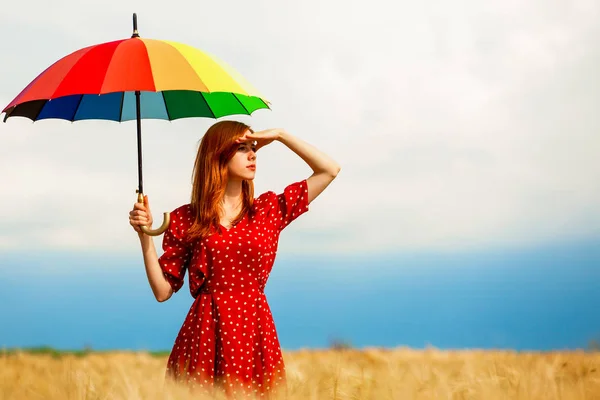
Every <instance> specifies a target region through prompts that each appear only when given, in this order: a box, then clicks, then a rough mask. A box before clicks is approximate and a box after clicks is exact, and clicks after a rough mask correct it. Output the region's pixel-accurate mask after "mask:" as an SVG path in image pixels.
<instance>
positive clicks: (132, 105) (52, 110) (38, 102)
mask: <svg viewBox="0 0 600 400" xmlns="http://www.w3.org/2000/svg"><path fill="white" fill-rule="evenodd" d="M269 104H270V103H269V102H268V101H267V100H266V99H264V98H263V97H262V96H261V94H260V93H258V91H257V90H256V89H255V88H254V87H252V85H250V83H248V82H247V81H246V80H245V79H244V78H243V77H242V76H241V75H240V74H239V73H238V72H237V71H235V70H234V69H233V68H231V67H230V66H229V65H227V64H226V63H224V62H223V61H221V60H219V59H217V58H216V57H215V56H212V55H209V54H207V53H205V52H203V51H201V50H199V49H196V48H194V47H191V46H188V45H185V44H182V43H177V42H171V41H165V40H154V39H142V38H140V37H139V34H138V31H137V16H136V14H133V34H132V36H131V38H128V39H123V40H116V41H112V42H106V43H102V44H98V45H94V46H89V47H85V48H83V49H80V50H77V51H75V52H73V53H71V54H69V55H67V56H65V57H63V58H61V59H60V60H58V61H57V62H55V63H54V64H52V65H51V66H50V67H48V68H47V69H46V70H45V71H43V72H42V73H41V74H39V75H38V76H37V77H36V78H35V79H34V80H33V81H32V82H31V83H30V84H29V85H27V87H25V89H23V90H22V91H21V93H19V95H17V97H15V99H14V100H13V101H11V102H10V103H9V104H8V105H7V106H6V107H5V108H4V109H3V110H2V112H3V113H6V114H5V117H4V122H6V120H7V119H8V118H10V117H25V118H29V119H31V120H33V121H38V120H43V119H51V118H55V119H65V120H69V121H79V120H85V119H102V120H112V121H119V122H121V121H128V120H137V156H138V189H137V190H136V192H137V193H138V198H137V201H138V202H141V203H143V202H144V196H143V193H144V190H143V174H142V136H141V120H142V119H165V120H174V119H178V118H185V117H208V118H220V117H223V116H226V115H234V114H247V115H250V114H252V113H253V112H254V111H256V110H258V109H261V108H267V109H269V108H270V107H269ZM169 223H170V217H169V213H164V218H163V223H162V225H161V226H160V227H159V228H158V229H154V230H153V229H151V228H149V227H145V226H142V227H140V228H141V229H142V231H144V232H145V233H146V234H148V235H151V236H156V235H159V234H161V233H162V232H164V231H165V230H166V229H167V228H168V225H169Z"/></svg>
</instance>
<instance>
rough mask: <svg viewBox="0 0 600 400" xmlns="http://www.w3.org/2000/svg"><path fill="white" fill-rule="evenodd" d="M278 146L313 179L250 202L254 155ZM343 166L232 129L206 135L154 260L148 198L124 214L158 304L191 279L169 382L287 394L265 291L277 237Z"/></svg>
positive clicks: (230, 124)
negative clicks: (184, 197) (187, 190)
mask: <svg viewBox="0 0 600 400" xmlns="http://www.w3.org/2000/svg"><path fill="white" fill-rule="evenodd" d="M273 141H279V142H281V143H283V144H284V145H286V146H287V147H288V148H289V149H290V150H292V151H293V152H294V153H296V154H297V155H298V156H300V157H301V158H302V159H303V160H304V161H305V162H306V163H307V164H308V165H309V167H310V168H311V169H312V170H313V174H312V175H311V176H310V177H308V178H307V179H303V180H301V181H298V182H295V183H292V184H289V185H288V186H287V187H286V188H285V189H284V190H283V192H282V193H280V194H276V193H274V192H272V191H267V192H265V193H263V194H261V195H260V196H258V197H257V198H254V185H253V180H254V177H255V174H256V152H257V151H258V150H259V149H261V148H262V147H264V146H266V145H268V144H270V143H272V142H273ZM339 171H340V166H339V165H338V164H337V163H336V162H335V161H333V160H332V159H331V158H329V157H328V156H327V155H325V154H323V153H322V152H320V151H319V150H317V149H315V148H314V147H312V146H311V145H309V144H307V143H306V142H304V141H302V140H300V139H298V138H297V137H295V136H293V135H291V134H289V133H288V132H286V131H284V130H282V129H269V130H264V131H260V132H253V130H252V129H250V127H248V126H247V125H245V124H243V123H241V122H236V121H221V122H218V123H216V124H214V125H213V126H211V127H210V128H209V129H208V131H207V132H206V134H205V135H204V137H203V138H202V141H201V143H200V147H199V149H198V153H197V156H196V162H195V165H194V179H193V188H192V194H191V202H190V204H186V205H183V206H181V207H179V208H177V209H175V210H174V211H173V212H172V213H171V223H170V225H169V228H168V229H167V230H166V231H165V233H164V237H163V245H162V247H163V250H164V253H163V254H162V255H161V256H160V258H159V257H158V256H157V254H156V250H155V248H154V244H153V241H152V238H151V237H149V236H147V235H145V234H144V233H143V232H142V231H141V230H140V228H139V226H140V225H146V226H152V214H151V212H150V207H149V203H148V198H147V197H146V198H145V202H144V204H143V205H142V204H140V203H136V204H135V205H134V208H133V210H132V211H131V212H130V213H129V221H130V224H131V225H132V226H133V228H134V229H135V230H136V232H138V235H139V238H140V242H141V246H142V252H143V256H144V263H145V266H146V274H147V276H148V281H149V283H150V286H151V288H152V291H153V293H154V296H155V297H156V300H158V301H160V302H163V301H166V300H168V299H169V298H170V297H171V295H172V294H173V293H174V292H177V291H178V290H179V289H180V288H181V287H182V285H183V278H184V275H185V272H186V271H187V272H188V280H189V288H190V292H191V294H192V297H194V299H195V300H194V302H193V304H192V306H191V308H190V311H189V313H188V315H187V317H186V319H185V321H184V323H183V326H182V327H181V330H180V331H179V334H178V336H177V338H176V340H175V343H174V346H173V349H172V351H171V355H170V357H169V360H168V363H167V377H170V378H173V379H174V380H177V381H184V382H187V383H190V384H193V386H194V387H201V388H207V389H209V390H211V391H212V389H214V388H215V387H219V388H223V389H224V390H225V393H226V394H227V395H230V396H236V395H238V394H240V393H250V394H255V395H259V396H261V395H262V396H263V398H264V396H265V395H268V394H270V393H274V392H276V391H278V389H280V388H283V389H285V383H286V381H285V366H284V362H283V358H282V353H281V348H280V345H279V339H278V336H277V332H276V329H275V325H274V322H273V317H272V315H271V312H270V309H269V305H268V303H267V300H266V297H265V294H264V288H265V285H266V283H267V279H268V277H269V274H270V272H271V268H272V266H273V263H274V261H275V254H276V251H277V247H278V241H279V235H280V233H281V231H282V230H283V229H284V228H285V227H287V226H288V225H289V224H290V223H291V222H292V221H293V220H295V219H296V218H298V217H299V216H300V215H302V214H303V213H305V212H306V211H308V208H309V207H308V206H309V204H310V203H311V202H312V201H313V200H314V199H315V198H316V197H317V196H318V195H319V194H320V193H321V192H323V190H325V188H326V187H327V186H328V185H329V184H330V183H331V182H332V181H333V179H335V177H336V176H337V174H338V172H339Z"/></svg>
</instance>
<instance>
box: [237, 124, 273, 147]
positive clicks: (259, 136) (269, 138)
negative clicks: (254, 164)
mask: <svg viewBox="0 0 600 400" xmlns="http://www.w3.org/2000/svg"><path fill="white" fill-rule="evenodd" d="M282 133H284V130H283V129H280V128H274V129H266V130H264V131H259V132H254V133H251V132H246V133H245V134H244V135H243V136H240V137H239V138H237V139H236V143H242V142H247V141H256V150H255V151H258V150H259V149H260V148H261V147H264V146H266V145H268V144H269V143H271V142H273V141H274V140H278V139H279V138H280V137H281V134H282Z"/></svg>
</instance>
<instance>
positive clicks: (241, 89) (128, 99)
mask: <svg viewBox="0 0 600 400" xmlns="http://www.w3.org/2000/svg"><path fill="white" fill-rule="evenodd" d="M135 91H140V92H141V97H140V101H141V113H142V114H141V117H142V118H143V119H147V118H151V119H165V120H174V119H178V118H185V117H209V118H220V117H223V116H226V115H232V114H252V112H254V111H256V110H258V109H260V108H269V106H268V101H267V100H265V99H263V97H262V96H261V94H260V93H258V91H257V90H256V89H255V88H254V87H252V85H250V83H248V82H247V81H246V80H245V79H244V78H243V77H242V76H241V75H240V74H239V73H237V72H236V71H235V70H233V69H232V68H231V67H230V66H228V65H227V64H226V63H224V62H223V61H221V60H219V59H217V58H216V57H215V56H212V55H208V54H207V53H205V52H203V51H200V50H198V49H196V48H194V47H191V46H188V45H185V44H181V43H176V42H170V41H164V40H154V39H142V38H139V37H133V38H130V39H125V40H117V41H113V42H107V43H102V44H98V45H95V46H90V47H86V48H83V49H80V50H77V51H75V52H73V53H71V54H69V55H67V56H66V57H64V58H62V59H60V60H58V61H57V62H56V63H54V64H53V65H51V66H50V67H49V68H47V69H46V70H45V71H44V72H42V73H41V74H40V75H39V76H38V77H37V78H35V79H34V80H33V81H32V82H31V83H30V84H29V85H28V86H27V87H26V88H25V89H24V90H23V91H22V92H21V93H20V94H19V95H18V96H17V97H16V98H15V99H14V100H13V101H12V102H10V104H8V105H7V106H6V107H5V108H4V110H2V112H5V113H6V115H5V117H4V120H5V121H6V119H7V118H9V117H16V116H21V117H26V118H29V119H31V120H33V121H37V120H42V119H49V118H58V119H66V120H69V121H78V120H84V119H104V120H113V121H127V120H134V119H136V103H135V102H136V99H135Z"/></svg>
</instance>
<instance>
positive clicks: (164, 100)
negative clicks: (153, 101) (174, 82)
mask: <svg viewBox="0 0 600 400" xmlns="http://www.w3.org/2000/svg"><path fill="white" fill-rule="evenodd" d="M160 94H161V95H162V98H163V103H165V112H166V113H167V118H168V119H169V121H172V119H171V114H169V107H167V99H165V92H164V90H161V91H160Z"/></svg>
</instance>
